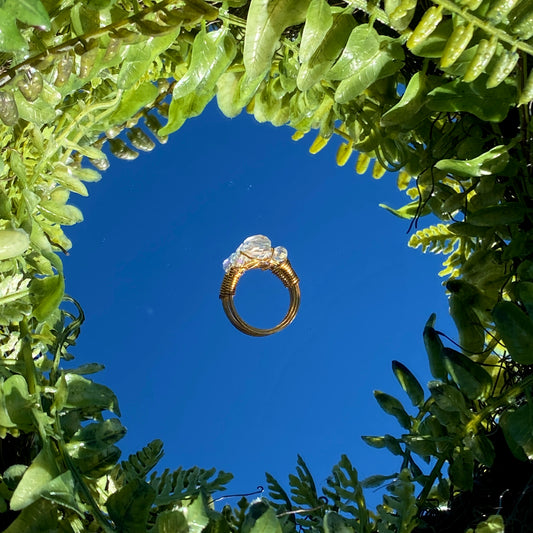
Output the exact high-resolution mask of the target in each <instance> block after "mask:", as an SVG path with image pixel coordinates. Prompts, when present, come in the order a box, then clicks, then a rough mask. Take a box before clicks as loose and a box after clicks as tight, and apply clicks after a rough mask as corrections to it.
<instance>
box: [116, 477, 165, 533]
mask: <svg viewBox="0 0 533 533" xmlns="http://www.w3.org/2000/svg"><path fill="white" fill-rule="evenodd" d="M154 499H155V491H154V489H153V488H152V487H151V486H150V485H149V484H148V483H146V482H145V481H143V480H141V479H132V480H131V481H130V482H129V483H128V484H127V485H126V486H124V487H122V488H121V489H119V490H118V491H117V492H114V493H113V494H111V496H109V498H108V499H107V502H106V507H107V510H108V511H109V516H110V517H111V519H112V520H113V522H115V524H116V525H117V526H118V528H119V530H120V531H128V533H145V532H146V530H147V523H148V516H149V514H150V507H151V506H152V503H153V501H154Z"/></svg>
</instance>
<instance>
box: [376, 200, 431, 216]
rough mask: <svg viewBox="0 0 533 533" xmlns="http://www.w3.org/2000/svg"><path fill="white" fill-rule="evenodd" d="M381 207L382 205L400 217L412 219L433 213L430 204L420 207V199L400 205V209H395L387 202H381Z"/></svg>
mask: <svg viewBox="0 0 533 533" xmlns="http://www.w3.org/2000/svg"><path fill="white" fill-rule="evenodd" d="M379 207H382V208H383V209H385V210H386V211H388V212H389V213H392V214H393V215H395V216H397V217H399V218H406V219H408V220H412V219H413V218H415V217H417V216H418V217H423V216H425V215H429V214H430V213H431V207H430V206H429V205H428V204H426V205H424V206H423V207H422V209H420V207H421V206H420V202H419V201H418V200H416V201H414V202H410V203H408V204H407V205H404V206H403V207H400V209H394V208H392V207H389V206H388V205H385V204H379Z"/></svg>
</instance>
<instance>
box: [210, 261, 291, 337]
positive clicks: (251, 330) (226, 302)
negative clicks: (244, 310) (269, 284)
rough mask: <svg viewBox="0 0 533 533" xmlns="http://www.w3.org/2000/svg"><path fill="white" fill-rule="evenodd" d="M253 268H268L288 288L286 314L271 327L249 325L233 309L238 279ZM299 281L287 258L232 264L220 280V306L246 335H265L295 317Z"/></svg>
mask: <svg viewBox="0 0 533 533" xmlns="http://www.w3.org/2000/svg"><path fill="white" fill-rule="evenodd" d="M254 268H261V269H263V270H270V271H271V272H272V273H273V274H274V275H275V276H277V277H278V278H279V279H280V280H281V282H282V283H283V285H285V287H287V289H288V290H289V296H290V303H289V309H288V311H287V314H286V315H285V317H284V318H283V320H282V321H281V322H280V323H279V324H278V325H277V326H275V327H273V328H268V329H261V328H255V327H253V326H250V325H249V324H247V323H246V322H245V321H244V320H243V319H242V318H241V317H240V316H239V314H238V313H237V310H236V309H235V304H234V302H233V297H234V296H235V291H236V289H237V284H238V283H239V279H240V278H241V276H242V275H243V274H244V273H245V272H246V271H247V270H252V269H254ZM299 282H300V280H299V279H298V276H297V275H296V272H294V269H293V268H292V266H291V264H290V262H289V260H288V259H286V260H285V261H283V263H276V262H274V261H271V262H270V263H269V264H267V265H265V264H264V263H262V262H260V261H252V262H249V263H247V264H246V265H245V266H243V267H235V266H233V267H231V268H230V269H229V270H228V271H227V272H226V275H225V276H224V279H223V280H222V285H221V286H220V294H219V298H220V299H221V300H222V307H223V308H224V312H225V313H226V316H227V317H228V318H229V320H230V322H231V323H232V324H233V325H234V326H235V327H236V328H237V329H238V330H239V331H242V333H246V335H251V336H253V337H265V336H267V335H272V334H273V333H277V332H278V331H281V330H282V329H284V328H286V327H287V326H288V325H289V324H290V323H291V322H292V321H293V320H294V318H295V317H296V314H297V313H298V308H299V307H300V286H299Z"/></svg>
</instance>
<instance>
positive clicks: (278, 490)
mask: <svg viewBox="0 0 533 533" xmlns="http://www.w3.org/2000/svg"><path fill="white" fill-rule="evenodd" d="M266 480H267V483H268V492H269V494H270V497H271V499H272V500H274V501H273V502H272V506H273V507H274V508H275V509H276V511H278V512H284V511H290V510H292V502H291V499H290V497H289V495H288V494H287V493H286V492H285V490H284V489H283V487H282V486H281V485H280V484H279V483H278V481H277V480H276V479H275V478H274V477H273V476H272V475H271V474H269V473H268V472H267V473H266ZM276 500H277V501H278V502H281V503H276Z"/></svg>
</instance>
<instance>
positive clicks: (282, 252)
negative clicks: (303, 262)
mask: <svg viewBox="0 0 533 533" xmlns="http://www.w3.org/2000/svg"><path fill="white" fill-rule="evenodd" d="M287 256H288V253H287V249H286V248H284V247H283V246H276V247H275V248H274V253H273V254H272V259H274V261H276V262H278V263H283V261H285V260H286V259H287Z"/></svg>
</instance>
